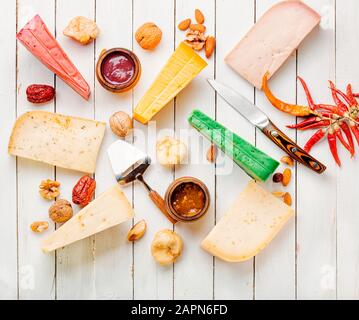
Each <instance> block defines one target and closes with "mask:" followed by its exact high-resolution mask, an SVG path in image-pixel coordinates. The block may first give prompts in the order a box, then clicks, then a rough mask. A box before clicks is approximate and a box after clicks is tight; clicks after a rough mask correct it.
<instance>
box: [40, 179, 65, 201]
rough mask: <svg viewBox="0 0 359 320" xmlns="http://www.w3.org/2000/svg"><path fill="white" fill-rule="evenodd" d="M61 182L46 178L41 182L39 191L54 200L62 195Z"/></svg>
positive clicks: (45, 197)
mask: <svg viewBox="0 0 359 320" xmlns="http://www.w3.org/2000/svg"><path fill="white" fill-rule="evenodd" d="M59 187H60V182H58V181H54V180H50V179H46V180H42V181H41V184H40V187H39V188H40V189H39V193H40V195H41V197H43V198H44V199H46V200H53V199H55V198H56V197H58V196H59V195H60V190H59Z"/></svg>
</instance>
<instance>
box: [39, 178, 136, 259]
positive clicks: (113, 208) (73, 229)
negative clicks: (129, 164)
mask: <svg viewBox="0 0 359 320" xmlns="http://www.w3.org/2000/svg"><path fill="white" fill-rule="evenodd" d="M133 216H134V212H133V209H132V206H131V204H130V203H129V201H128V200H127V198H126V196H125V194H124V193H123V192H122V190H121V188H120V187H119V186H118V185H115V186H113V187H112V188H110V189H109V190H107V191H106V192H104V193H102V194H101V195H100V196H98V197H97V198H96V199H95V200H93V201H92V202H90V203H89V204H88V205H87V206H86V207H85V208H83V209H82V210H81V211H80V212H79V213H78V214H76V215H75V216H73V217H72V218H71V219H70V220H69V221H67V222H66V223H65V224H64V225H62V226H61V227H60V228H59V229H57V230H56V231H55V232H54V233H53V234H51V235H50V236H49V237H48V238H46V239H44V240H43V242H42V245H41V248H42V250H43V251H44V252H51V251H54V250H56V249H59V248H62V247H65V246H67V245H69V244H71V243H74V242H76V241H79V240H82V239H85V238H87V237H89V236H92V235H94V234H96V233H99V232H101V231H104V230H106V229H108V228H111V227H114V226H116V225H118V224H120V223H122V222H125V221H127V220H129V219H131V218H132V217H133Z"/></svg>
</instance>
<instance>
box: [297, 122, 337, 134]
mask: <svg viewBox="0 0 359 320" xmlns="http://www.w3.org/2000/svg"><path fill="white" fill-rule="evenodd" d="M329 125H330V121H329V120H320V121H318V122H316V123H313V124H310V125H307V126H305V127H302V128H299V129H298V130H301V131H304V130H309V129H318V128H321V127H327V126H329Z"/></svg>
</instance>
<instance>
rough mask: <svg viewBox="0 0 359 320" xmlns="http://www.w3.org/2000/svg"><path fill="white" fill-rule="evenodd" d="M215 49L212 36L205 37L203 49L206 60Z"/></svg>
mask: <svg viewBox="0 0 359 320" xmlns="http://www.w3.org/2000/svg"><path fill="white" fill-rule="evenodd" d="M215 47H216V38H215V37H212V36H209V37H207V40H206V48H205V51H206V57H207V59H209V58H210V57H211V55H212V53H213V51H214V48H215Z"/></svg>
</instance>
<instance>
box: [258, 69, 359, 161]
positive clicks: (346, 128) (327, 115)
mask: <svg viewBox="0 0 359 320" xmlns="http://www.w3.org/2000/svg"><path fill="white" fill-rule="evenodd" d="M298 79H299V81H300V82H301V84H302V86H303V89H304V91H305V94H306V97H307V101H308V106H300V105H292V104H288V103H285V102H283V101H281V100H279V99H277V98H276V97H275V96H274V95H273V94H272V92H271V91H270V89H269V87H268V81H267V80H268V74H266V75H265V76H264V78H263V91H264V93H265V94H266V96H267V98H268V100H269V101H270V102H271V103H272V105H273V106H274V107H276V108H277V109H279V110H281V111H284V112H286V113H289V114H292V115H295V116H299V117H306V118H305V119H304V120H303V121H301V122H299V123H298V124H295V125H290V126H288V128H291V129H298V130H301V131H304V130H309V129H318V131H316V132H315V134H314V135H313V136H312V137H311V138H310V139H309V140H308V142H307V143H306V145H305V147H304V150H305V151H307V152H310V150H311V149H312V147H313V146H314V145H315V144H317V143H318V142H319V141H321V140H322V139H324V138H327V140H328V144H329V147H330V151H331V153H332V155H333V158H334V160H335V162H336V163H337V164H338V166H341V162H340V159H339V156H338V151H337V140H339V141H340V143H341V144H342V145H343V146H344V147H345V148H346V149H347V150H348V151H349V153H350V155H351V157H353V156H354V153H355V149H354V140H353V135H354V137H355V139H356V141H357V143H358V145H359V104H358V102H357V100H356V98H358V97H359V94H357V93H353V90H352V86H351V85H350V84H348V85H347V88H346V92H343V91H341V90H339V89H338V88H336V86H335V85H334V83H333V82H332V81H329V84H330V90H331V93H332V97H333V101H334V103H335V104H334V105H332V104H316V103H314V100H313V98H312V95H311V94H310V91H309V89H308V86H307V84H306V83H305V81H304V80H303V79H302V78H300V77H298Z"/></svg>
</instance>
